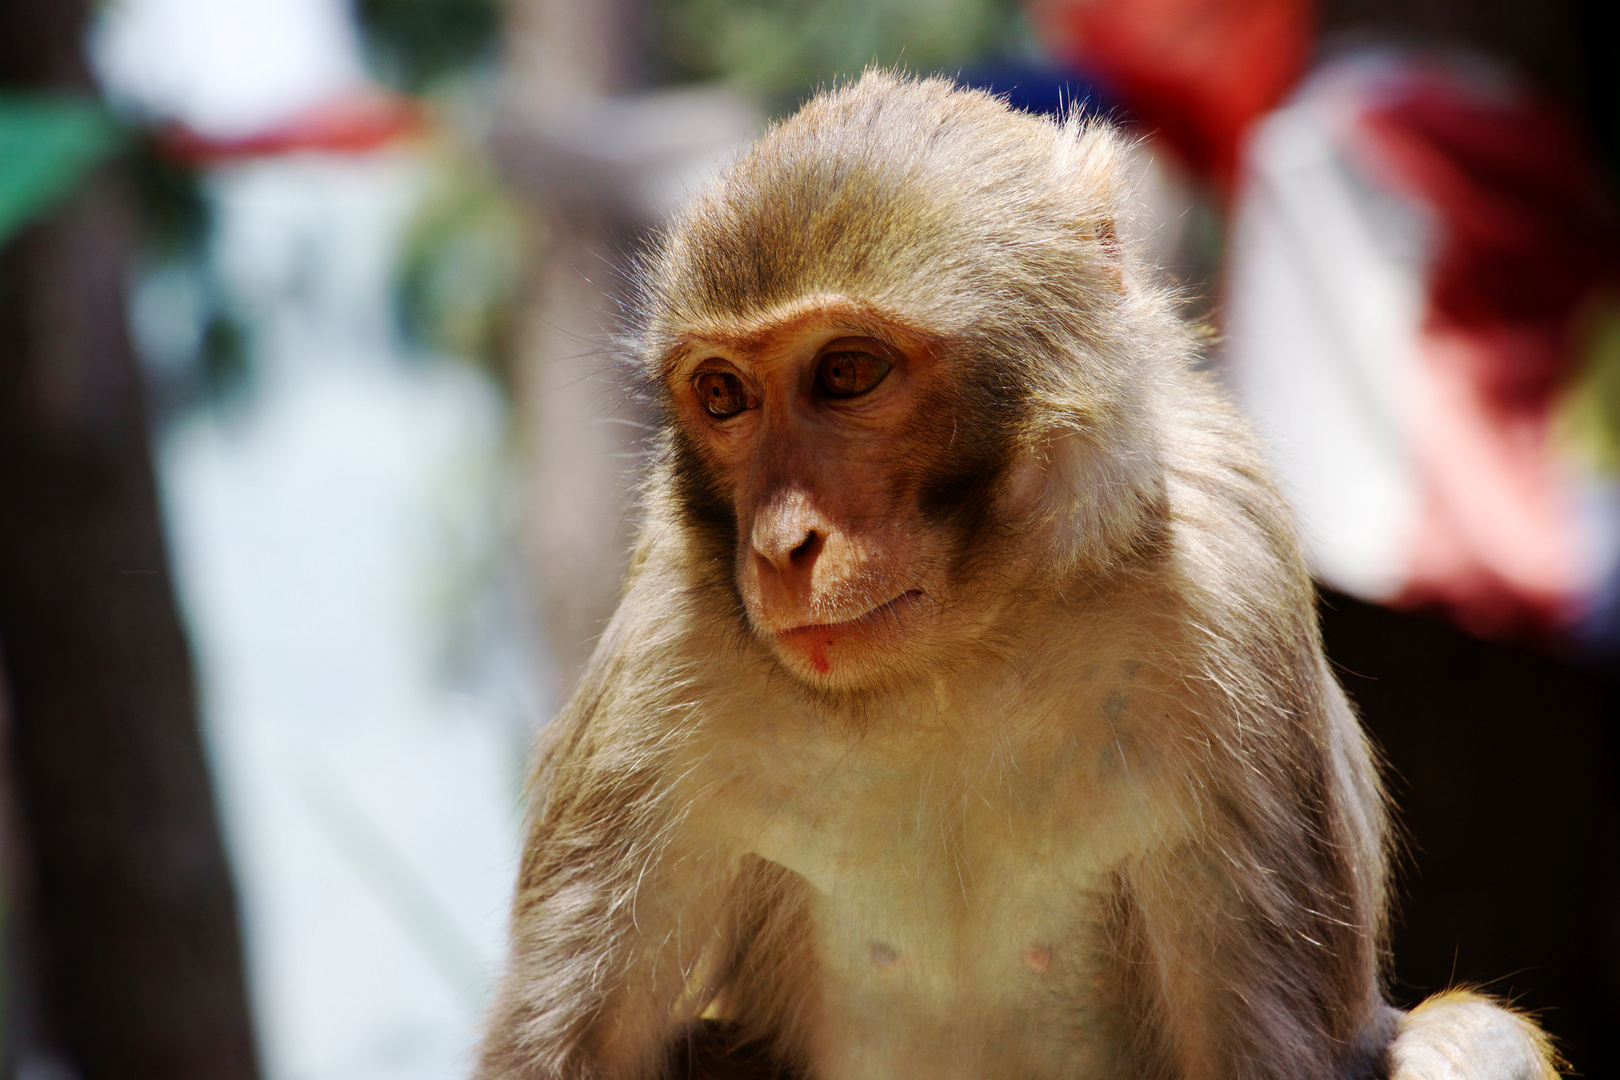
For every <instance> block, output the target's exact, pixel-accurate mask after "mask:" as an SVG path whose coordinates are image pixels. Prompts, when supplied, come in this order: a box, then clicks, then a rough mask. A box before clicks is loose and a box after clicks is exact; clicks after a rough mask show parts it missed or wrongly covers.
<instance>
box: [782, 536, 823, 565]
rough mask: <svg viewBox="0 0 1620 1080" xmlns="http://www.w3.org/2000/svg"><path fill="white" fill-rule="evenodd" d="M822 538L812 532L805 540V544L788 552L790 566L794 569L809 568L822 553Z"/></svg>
mask: <svg viewBox="0 0 1620 1080" xmlns="http://www.w3.org/2000/svg"><path fill="white" fill-rule="evenodd" d="M821 543H822V538H821V534H820V533H818V532H812V533H810V535H808V536H806V537H805V538H804V543H802V544H800V545H799V546H798V547H796V548H794V549H793V550H792V551H790V552H788V564H789V565H790V566H794V567H803V566H807V565H809V564H810V563H812V562H814V561H815V558H816V556H817V555H818V554H820V552H821Z"/></svg>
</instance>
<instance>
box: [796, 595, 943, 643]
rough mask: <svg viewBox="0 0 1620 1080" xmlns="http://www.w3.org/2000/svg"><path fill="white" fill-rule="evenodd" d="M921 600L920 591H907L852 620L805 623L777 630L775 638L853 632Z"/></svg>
mask: <svg viewBox="0 0 1620 1080" xmlns="http://www.w3.org/2000/svg"><path fill="white" fill-rule="evenodd" d="M922 598H923V594H922V590H921V589H907V590H906V591H905V592H903V593H901V594H900V595H899V596H896V597H895V598H894V599H893V600H888V601H885V602H884V603H881V604H879V605H878V606H877V607H875V608H872V609H871V610H870V611H866V612H862V613H861V614H859V615H857V616H855V617H854V618H853V619H843V620H840V621H838V622H827V623H805V624H804V625H803V626H791V627H789V628H788V629H786V630H778V631H777V632H776V636H777V637H779V638H782V639H784V640H791V639H792V637H793V636H794V635H798V634H816V633H822V634H825V633H829V632H831V633H838V632H839V631H843V630H855V629H859V628H862V627H866V626H870V625H872V624H874V623H876V622H878V621H880V620H882V619H884V618H885V617H887V616H890V615H895V614H898V613H899V612H900V611H902V610H903V609H905V608H908V607H910V606H911V605H912V604H914V603H916V602H917V601H918V600H921V599H922Z"/></svg>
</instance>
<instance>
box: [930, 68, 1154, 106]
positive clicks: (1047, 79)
mask: <svg viewBox="0 0 1620 1080" xmlns="http://www.w3.org/2000/svg"><path fill="white" fill-rule="evenodd" d="M960 81H961V82H962V83H963V84H964V85H967V86H971V87H974V88H976V89H979V90H988V91H990V92H991V93H992V94H1005V95H1007V103H1008V104H1009V105H1011V106H1012V107H1013V108H1015V109H1023V110H1024V111H1025V112H1032V113H1045V114H1050V115H1055V114H1058V113H1062V112H1063V111H1064V110H1066V109H1068V108H1069V106H1070V105H1072V104H1073V103H1075V102H1079V103H1080V106H1081V108H1082V109H1084V110H1085V111H1086V112H1088V113H1092V114H1105V115H1109V116H1114V117H1116V118H1118V117H1119V116H1120V115H1121V112H1122V110H1120V109H1119V107H1118V102H1116V101H1114V100H1113V99H1112V98H1111V97H1109V96H1108V94H1107V92H1106V91H1104V90H1103V89H1102V87H1100V86H1099V85H1097V84H1096V83H1094V82H1092V81H1091V80H1089V79H1087V78H1086V77H1085V76H1084V75H1082V74H1078V73H1076V72H1073V71H1070V70H1068V69H1065V68H1058V67H1048V66H1046V65H1043V64H1030V63H1018V62H1016V61H1012V62H1004V63H994V64H983V65H980V66H977V67H972V68H968V69H966V70H964V71H963V72H962V73H961V76H960Z"/></svg>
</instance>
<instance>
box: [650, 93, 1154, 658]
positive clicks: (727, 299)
mask: <svg viewBox="0 0 1620 1080" xmlns="http://www.w3.org/2000/svg"><path fill="white" fill-rule="evenodd" d="M1120 158H1121V145H1120V142H1119V140H1118V137H1117V136H1116V135H1115V134H1114V133H1113V132H1112V131H1111V130H1109V129H1108V128H1107V127H1106V126H1104V125H1099V124H1094V123H1087V122H1084V121H1082V120H1080V119H1079V118H1078V117H1071V118H1069V119H1068V120H1066V121H1063V122H1061V123H1058V122H1051V121H1047V120H1044V119H1041V118H1038V117H1034V116H1030V115H1028V114H1024V113H1019V112H1015V111H1012V110H1009V109H1008V108H1007V107H1006V106H1005V105H1004V104H1003V103H1002V102H1001V101H999V100H997V99H995V98H993V97H991V96H989V95H987V94H983V93H978V92H972V91H964V90H960V89H957V88H955V87H953V86H952V85H951V84H949V83H947V82H945V81H942V80H937V79H935V80H922V81H914V80H909V79H905V78H902V77H899V76H896V75H893V74H891V73H887V72H873V73H868V74H867V75H866V76H865V77H864V78H862V79H861V80H860V81H859V82H857V83H855V84H853V85H850V86H847V87H844V88H842V89H840V90H838V91H836V92H834V93H832V94H829V95H825V96H822V97H820V98H817V99H816V100H815V101H813V102H812V103H811V104H810V105H808V106H807V107H806V108H805V109H803V110H802V111H801V112H799V113H798V115H796V116H795V117H793V118H792V119H790V120H788V121H786V122H785V123H783V124H781V125H779V126H777V127H776V128H774V129H773V130H772V131H770V132H769V133H768V134H767V135H766V136H765V137H764V138H763V139H762V140H761V141H760V142H759V143H758V144H757V145H756V146H755V147H754V148H753V149H752V150H751V151H750V152H749V153H748V154H746V155H745V156H744V157H743V158H741V159H740V160H739V161H738V162H737V163H735V164H734V165H733V166H732V167H731V168H730V169H729V170H728V171H727V173H726V174H725V175H724V176H723V177H722V178H721V179H720V180H719V181H718V182H717V183H716V184H715V186H714V187H713V188H711V189H710V190H709V191H708V192H706V193H705V194H703V195H701V196H700V197H699V198H698V199H697V200H695V202H694V203H693V205H692V206H691V207H690V208H689V209H688V210H687V212H686V213H685V214H684V215H683V216H682V217H681V219H680V220H678V221H677V222H676V224H675V225H674V226H673V227H672V229H671V230H670V232H669V233H668V234H667V235H666V236H665V237H664V238H663V240H662V242H661V243H660V244H659V245H658V247H657V249H656V250H655V251H654V252H653V254H652V255H651V257H650V258H649V259H648V261H647V263H646V265H645V266H644V267H643V271H642V274H641V281H640V284H641V287H642V311H641V316H642V322H641V326H640V340H641V348H642V352H643V355H644V356H645V357H646V360H647V363H648V365H649V368H650V374H651V376H652V379H653V382H654V384H655V385H656V387H657V389H658V393H659V395H660V397H661V399H662V401H663V405H664V416H665V420H666V430H665V436H664V440H663V443H662V451H661V454H660V459H659V461H658V463H657V468H658V469H659V470H660V476H661V478H662V481H663V482H662V483H659V484H655V490H659V491H668V492H670V493H671V495H672V502H673V506H672V508H671V509H672V510H673V512H674V516H675V519H676V520H677V521H679V522H680V523H681V524H682V525H683V527H684V528H685V529H686V530H687V531H688V533H689V535H690V537H691V538H692V540H693V541H694V543H695V544H696V545H697V546H698V548H699V550H700V551H701V552H702V553H703V557H704V558H706V559H707V560H708V561H709V563H710V565H714V566H718V567H721V568H723V570H724V572H725V577H726V578H727V579H728V580H729V582H730V584H731V585H732V586H733V589H734V595H735V597H736V599H737V601H738V603H739V612H740V613H741V614H742V615H744V616H745V618H746V623H747V625H748V627H749V628H750V631H751V632H752V633H753V634H754V635H756V636H757V637H758V638H759V639H760V640H761V641H762V642H764V643H765V645H766V646H767V648H768V649H769V650H770V651H771V652H772V653H773V654H774V655H775V656H776V658H777V659H778V660H779V661H780V662H781V663H782V664H783V665H784V666H785V667H786V668H787V669H788V670H789V671H791V672H792V673H793V674H795V675H796V676H797V677H799V678H801V679H802V680H804V681H805V682H807V683H810V684H811V685H814V686H818V687H823V688H828V689H849V688H854V687H859V686H865V685H870V684H872V683H873V682H874V681H878V680H881V679H883V678H886V677H891V676H894V675H896V674H902V673H911V674H915V673H918V672H919V670H921V669H927V668H929V667H932V666H938V665H943V664H951V663H954V662H956V660H957V659H959V658H960V657H961V655H962V650H963V649H971V648H973V647H975V645H976V644H982V643H984V642H986V641H988V640H990V639H991V638H992V637H993V635H994V634H995V632H996V631H997V629H998V627H999V626H1000V624H1001V622H1002V621H1004V620H1005V618H1006V615H1007V613H1008V612H1009V611H1010V610H1012V609H1013V608H1014V607H1016V605H1017V604H1018V603H1019V602H1020V601H1021V600H1027V599H1030V598H1039V597H1042V596H1049V595H1055V594H1056V593H1057V591H1058V590H1061V589H1063V588H1065V587H1066V586H1067V585H1068V584H1069V583H1071V582H1072V580H1073V578H1074V577H1075V575H1077V574H1100V573H1107V572H1108V571H1109V568H1110V567H1114V566H1117V565H1119V564H1121V563H1122V562H1124V561H1128V560H1129V559H1130V558H1131V557H1132V553H1133V551H1136V550H1137V549H1140V548H1141V547H1142V544H1143V540H1144V538H1145V537H1147V536H1148V535H1149V534H1150V533H1151V532H1152V522H1153V518H1154V515H1155V514H1156V513H1157V512H1158V508H1159V507H1160V506H1161V505H1162V498H1161V489H1162V478H1161V475H1160V470H1159V465H1158V455H1157V451H1156V445H1155V424H1154V422H1153V420H1152V414H1153V410H1154V408H1155V406H1154V403H1153V397H1154V395H1153V385H1154V382H1155V379H1154V377H1153V376H1152V375H1151V374H1149V372H1151V370H1152V369H1153V368H1154V366H1155V365H1160V364H1165V363H1170V362H1176V361H1179V360H1180V359H1182V357H1181V356H1180V355H1176V356H1171V355H1169V354H1170V353H1176V352H1177V349H1178V348H1181V347H1182V346H1180V345H1176V344H1169V345H1167V344H1166V343H1167V342H1172V343H1174V342H1180V343H1183V344H1184V343H1185V341H1186V336H1185V334H1183V333H1181V332H1180V331H1179V327H1178V325H1177V324H1176V323H1175V320H1174V317H1173V316H1172V315H1171V314H1170V313H1169V309H1168V305H1167V303H1166V302H1165V301H1164V299H1163V297H1161V296H1159V295H1158V294H1157V293H1156V292H1154V291H1153V290H1151V289H1144V288H1142V287H1141V286H1140V285H1139V284H1137V283H1136V282H1135V280H1134V279H1135V275H1134V274H1133V272H1132V270H1131V267H1130V265H1129V253H1128V252H1127V251H1125V250H1123V248H1122V245H1121V244H1120V243H1119V241H1118V240H1117V239H1116V235H1115V230H1114V224H1113V223H1114V221H1115V220H1116V214H1117V210H1118V204H1119V202H1120V200H1121V198H1122V196H1123V190H1122V188H1123V183H1122V179H1121V162H1120Z"/></svg>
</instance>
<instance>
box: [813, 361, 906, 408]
mask: <svg viewBox="0 0 1620 1080" xmlns="http://www.w3.org/2000/svg"><path fill="white" fill-rule="evenodd" d="M889 366H890V365H889V362H888V361H887V360H885V359H883V357H881V356H873V355H872V354H871V353H868V352H856V351H854V350H840V351H838V352H830V353H827V354H826V355H824V356H823V357H822V358H821V363H820V364H818V365H817V367H816V386H818V387H820V389H821V392H822V393H823V394H826V395H827V396H828V397H855V396H857V395H859V394H864V393H866V392H867V391H868V390H870V389H872V387H874V386H876V385H877V384H878V383H880V382H882V381H883V377H884V376H885V375H887V374H888V373H889Z"/></svg>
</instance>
